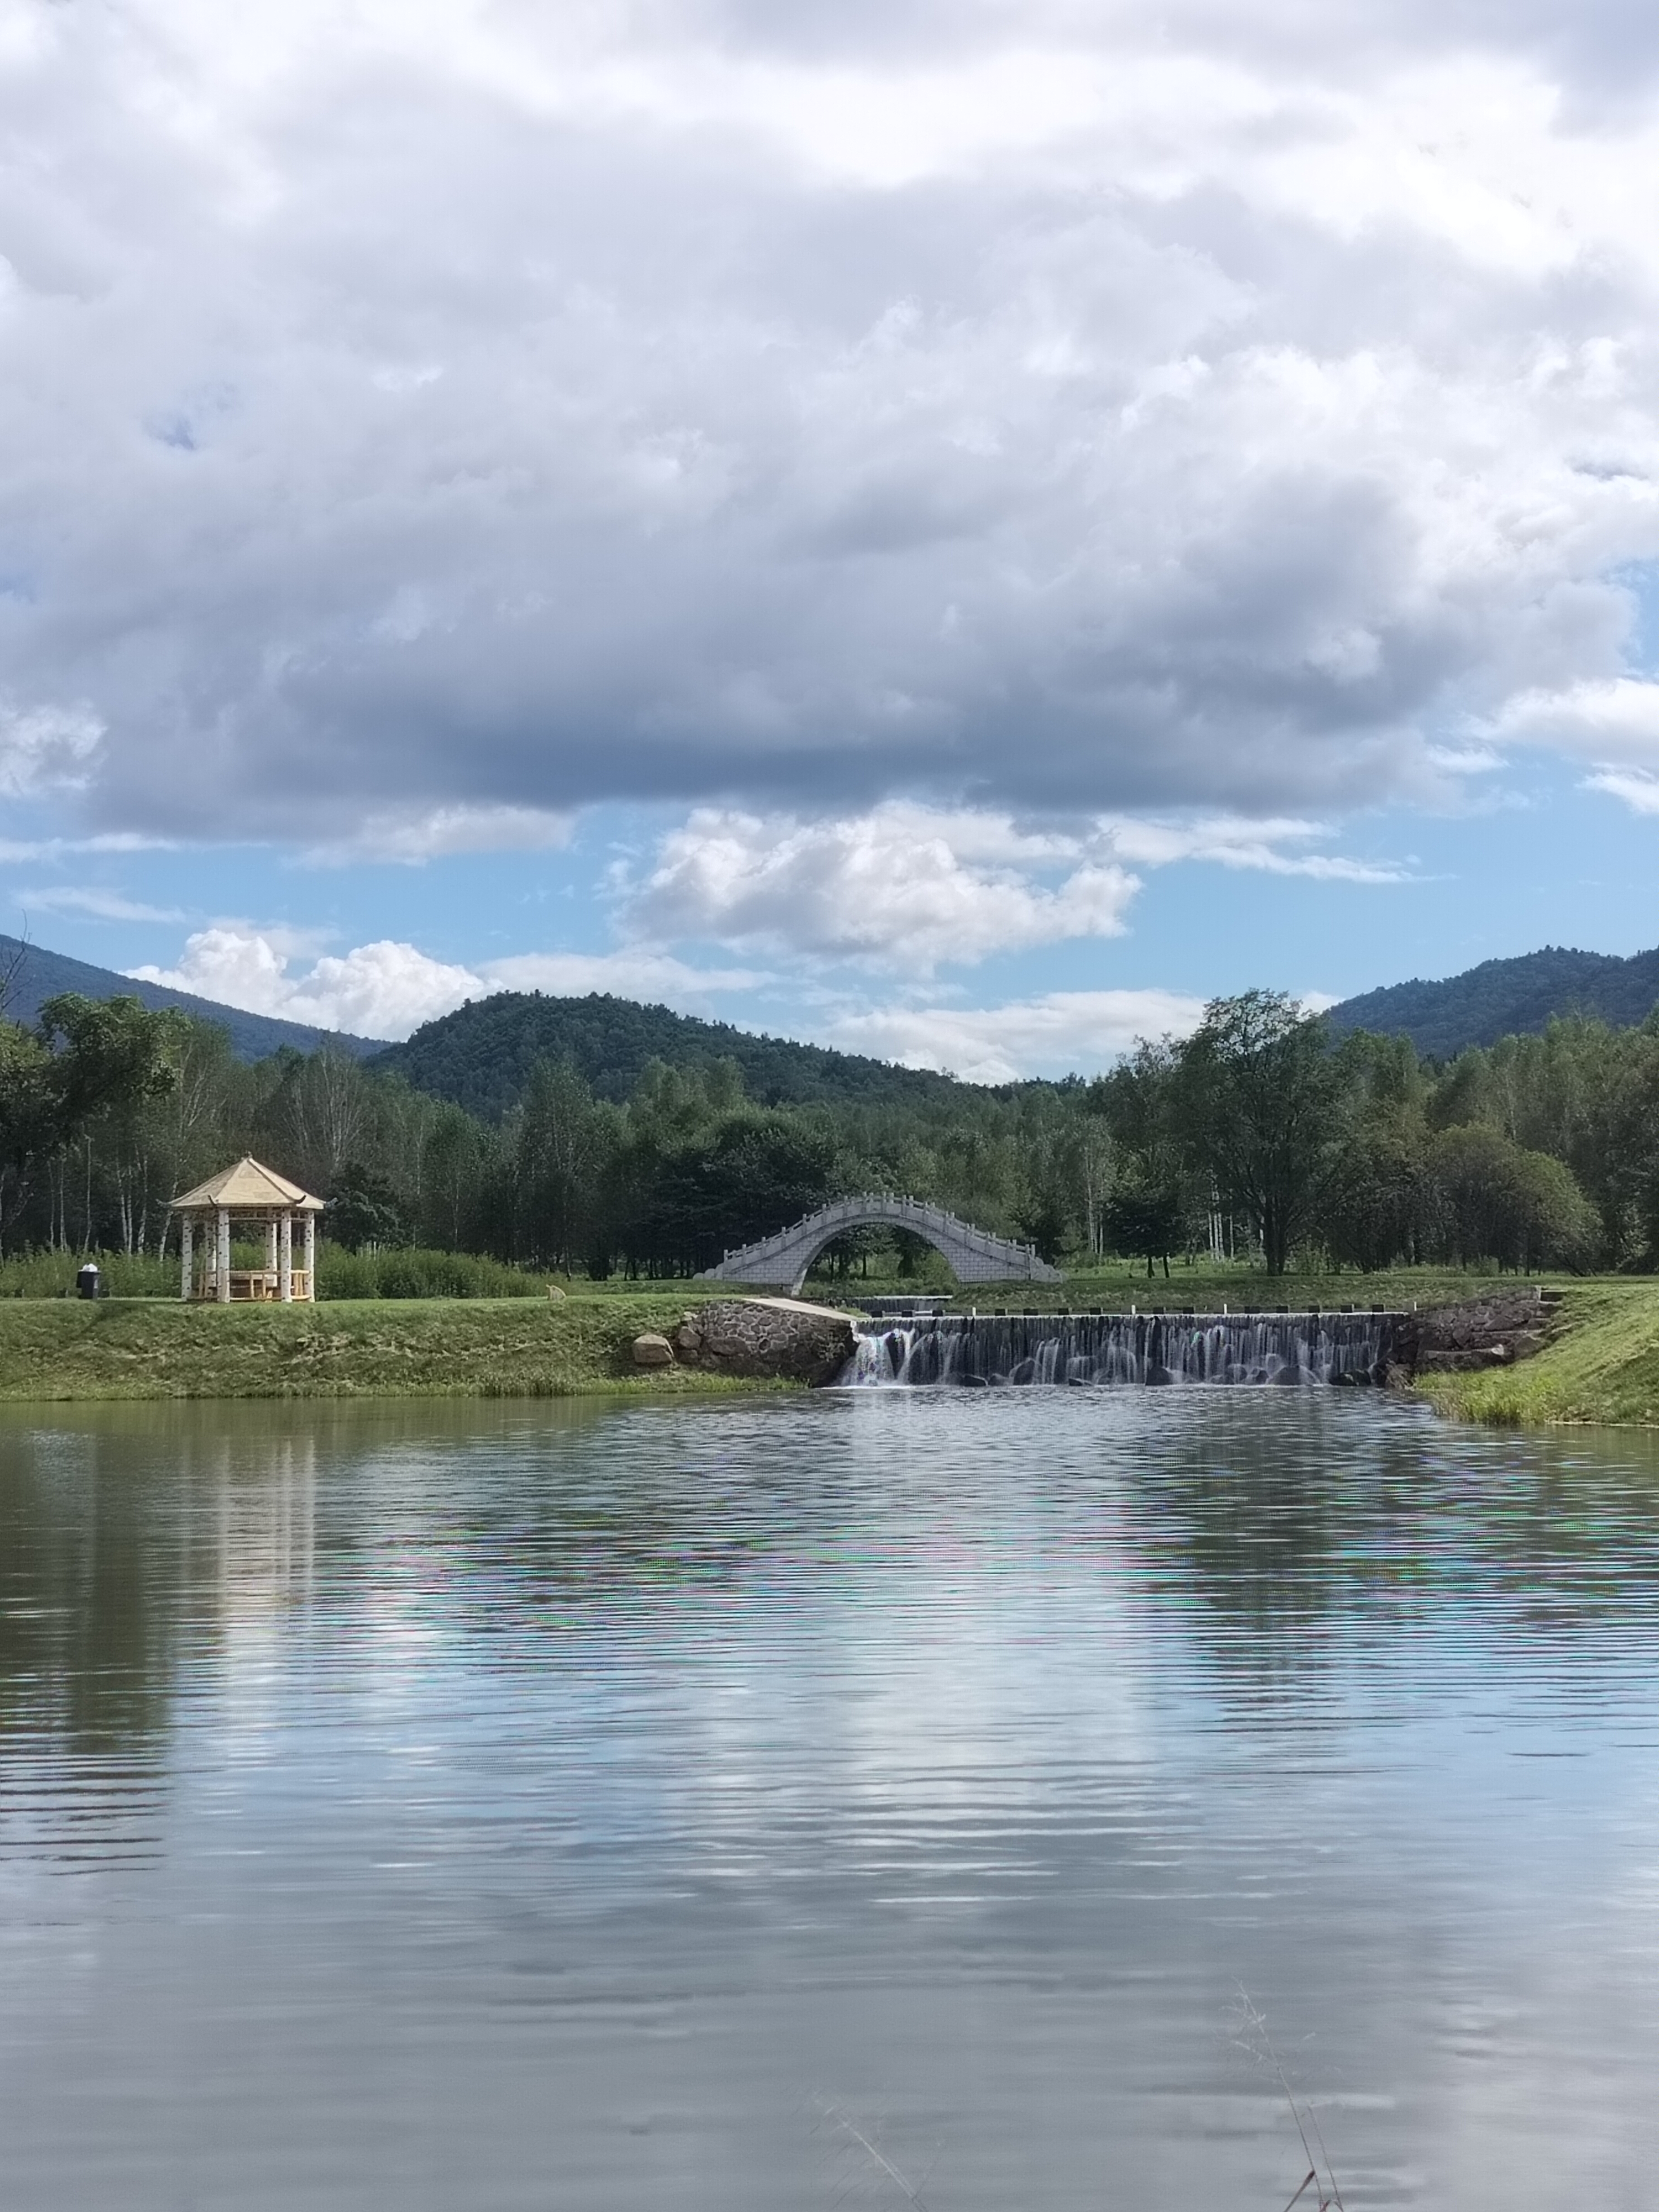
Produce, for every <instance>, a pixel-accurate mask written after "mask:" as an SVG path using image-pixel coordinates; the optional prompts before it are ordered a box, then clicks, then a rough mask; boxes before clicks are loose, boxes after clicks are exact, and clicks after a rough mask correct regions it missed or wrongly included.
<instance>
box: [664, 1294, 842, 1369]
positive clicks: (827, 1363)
mask: <svg viewBox="0 0 1659 2212" xmlns="http://www.w3.org/2000/svg"><path fill="white" fill-rule="evenodd" d="M854 1327H855V1323H854V1316H852V1315H851V1314H844V1313H841V1312H838V1311H837V1310H836V1308H835V1307H833V1306H817V1305H809V1304H806V1303H805V1300H803V1299H800V1298H719V1299H714V1300H711V1301H710V1303H709V1304H707V1305H702V1306H697V1307H696V1308H694V1309H693V1310H691V1311H690V1312H689V1313H688V1314H687V1315H686V1316H685V1318H684V1321H682V1322H681V1323H680V1325H679V1327H678V1328H677V1329H676V1330H675V1331H674V1332H673V1334H672V1335H671V1337H670V1338H669V1339H667V1340H666V1342H667V1345H668V1347H669V1349H670V1351H671V1355H672V1358H673V1361H674V1364H675V1365H676V1366H678V1367H689V1368H691V1369H693V1370H696V1371H697V1372H699V1373H702V1374H705V1375H742V1376H750V1377H751V1378H754V1379H756V1380H759V1381H765V1382H785V1383H814V1384H819V1385H822V1384H823V1383H833V1382H834V1381H835V1379H836V1376H837V1375H839V1374H840V1373H841V1370H842V1368H843V1367H845V1366H846V1364H847V1363H848V1360H849V1359H850V1358H852V1357H853V1352H854ZM648 1341H649V1340H647V1339H645V1338H643V1337H642V1338H641V1339H640V1340H639V1342H638V1343H637V1344H636V1345H635V1351H634V1357H635V1360H636V1361H637V1362H638V1364H640V1365H641V1366H653V1365H659V1364H664V1363H663V1361H662V1359H661V1355H660V1353H659V1352H657V1350H656V1348H655V1344H651V1345H650V1348H649V1349H648V1350H647V1351H643V1356H642V1348H643V1347H646V1346H647V1343H648ZM662 1341H663V1340H661V1339H658V1340H656V1343H661V1342H662Z"/></svg>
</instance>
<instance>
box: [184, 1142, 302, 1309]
mask: <svg viewBox="0 0 1659 2212" xmlns="http://www.w3.org/2000/svg"><path fill="white" fill-rule="evenodd" d="M172 1210H173V1212H174V1213H176V1214H177V1215H178V1216H179V1249H180V1252H181V1254H182V1255H183V1273H184V1288H183V1291H182V1292H181V1295H182V1296H183V1297H186V1298H197V1299H208V1300H210V1301H216V1302H217V1303H218V1304H220V1305H222V1306H228V1305H232V1304H239V1305H240V1304H242V1303H243V1302H244V1301H245V1300H251V1301H252V1302H253V1303H255V1304H279V1303H280V1304H283V1305H288V1304H291V1303H292V1302H293V1301H294V1300H295V1299H296V1298H304V1299H308V1298H314V1297H316V1295H317V1216H318V1215H319V1213H320V1212H322V1210H323V1201H322V1200H321V1199H320V1198H313V1196H312V1195H311V1193H310V1192H309V1191H307V1190H301V1188H300V1186H299V1184H298V1183H297V1182H289V1180H288V1178H287V1176H279V1175H277V1174H276V1173H275V1172H274V1170H271V1169H270V1168H267V1167H261V1166H260V1164H259V1163H258V1160H256V1159H252V1158H249V1157H248V1156H247V1155H246V1153H245V1154H244V1155H243V1157H242V1158H240V1160H238V1161H237V1163H236V1164H235V1166H234V1168H226V1169H225V1170H224V1171H223V1172H222V1174H220V1175H216V1176H210V1177H209V1179H208V1180H207V1182H199V1183H197V1186H196V1188H195V1189H194V1190H187V1191H185V1192H184V1193H183V1194H182V1195H181V1196H180V1197H178V1198H175V1199H174V1200H173V1208H172ZM296 1222H298V1223H299V1224H300V1225H301V1232H302V1237H303V1243H302V1244H301V1251H302V1252H303V1254H304V1259H303V1262H302V1264H301V1266H299V1267H295V1264H294V1228H295V1223H296ZM233 1224H234V1225H235V1227H236V1229H237V1231H238V1232H239V1233H240V1234H241V1235H243V1236H246V1234H247V1232H248V1231H250V1230H251V1229H255V1228H262V1229H263V1230H264V1232H265V1264H264V1267H232V1266H231V1264H230V1232H231V1227H232V1225H233ZM198 1227H199V1228H200V1230H201V1231H202V1253H201V1266H200V1267H199V1269H197V1267H196V1266H195V1264H194V1263H195V1259H196V1249H195V1247H196V1233H197V1228H198Z"/></svg>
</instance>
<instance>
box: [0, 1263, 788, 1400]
mask: <svg viewBox="0 0 1659 2212" xmlns="http://www.w3.org/2000/svg"><path fill="white" fill-rule="evenodd" d="M690 1303H691V1301H689V1300H688V1298H687V1297H686V1295H685V1291H684V1288H677V1289H675V1290H673V1291H671V1294H669V1295H667V1296H664V1295H661V1294H653V1295H649V1296H644V1295H638V1294H636V1295H635V1296H634V1297H617V1296H616V1295H614V1294H612V1295H611V1296H607V1297H592V1298H588V1297H580V1296H578V1297H569V1298H567V1299H565V1300H564V1301H563V1302H562V1304H550V1302H549V1301H548V1300H546V1299H545V1298H542V1299H532V1298H376V1299H362V1300H354V1299H344V1298H342V1299H337V1300H335V1301H333V1302H331V1303H325V1304H319V1305H297V1306H276V1305H270V1306H252V1305H248V1306H217V1305H188V1306H187V1305H185V1304H181V1303H179V1302H178V1301H177V1300H165V1299H160V1298H155V1299H152V1298H104V1299H100V1300H99V1301H98V1302H97V1303H96V1304H90V1303H88V1304H82V1302H81V1301H79V1300H78V1299H64V1298H40V1299H30V1298H9V1299H5V1300H3V1301H0V1399H64V1398H353V1397H501V1398H505V1397H515V1398H516V1397H526V1398H529V1397H568V1396H573V1395H578V1394H580V1393H586V1392H590V1391H638V1392H641V1393H650V1394H653V1395H663V1394H665V1393H671V1392H677V1391H679V1392H696V1391H709V1390H733V1389H747V1390H754V1389H768V1388H771V1387H779V1388H781V1387H784V1386H781V1385H779V1386H771V1385H768V1384H763V1383H735V1382H729V1381H723V1380H721V1379H720V1378H718V1377H714V1376H703V1375H693V1374H690V1373H688V1372H686V1371H685V1370H683V1369H679V1368H665V1369H657V1370H647V1371H646V1372H644V1373H641V1371H640V1370H637V1369H636V1368H635V1365H634V1364H633V1361H632V1358H631V1357H630V1347H631V1346H632V1343H633V1340H634V1339H635V1336H637V1335H639V1334H640V1333H641V1331H642V1330H645V1329H662V1328H673V1327H674V1326H675V1325H676V1324H677V1323H678V1321H679V1319H680V1316H681V1315H682V1314H684V1312H685V1310H686V1308H687V1305H688V1304H690Z"/></svg>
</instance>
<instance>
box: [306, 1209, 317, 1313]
mask: <svg viewBox="0 0 1659 2212" xmlns="http://www.w3.org/2000/svg"><path fill="white" fill-rule="evenodd" d="M316 1295H317V1217H316V1215H315V1214H314V1213H307V1216H306V1296H307V1297H308V1298H315V1297H316Z"/></svg>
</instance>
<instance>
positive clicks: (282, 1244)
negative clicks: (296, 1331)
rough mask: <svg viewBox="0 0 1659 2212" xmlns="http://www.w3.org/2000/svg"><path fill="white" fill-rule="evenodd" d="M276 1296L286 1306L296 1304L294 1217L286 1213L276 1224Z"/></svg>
mask: <svg viewBox="0 0 1659 2212" xmlns="http://www.w3.org/2000/svg"><path fill="white" fill-rule="evenodd" d="M276 1295H277V1297H279V1298H280V1299H281V1300H282V1302H283V1304H284V1305H285V1306H290V1305H292V1304H293V1303H294V1216H293V1214H292V1213H291V1212H283V1217H282V1218H281V1219H280V1220H279V1221H278V1223H277V1224H276Z"/></svg>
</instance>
